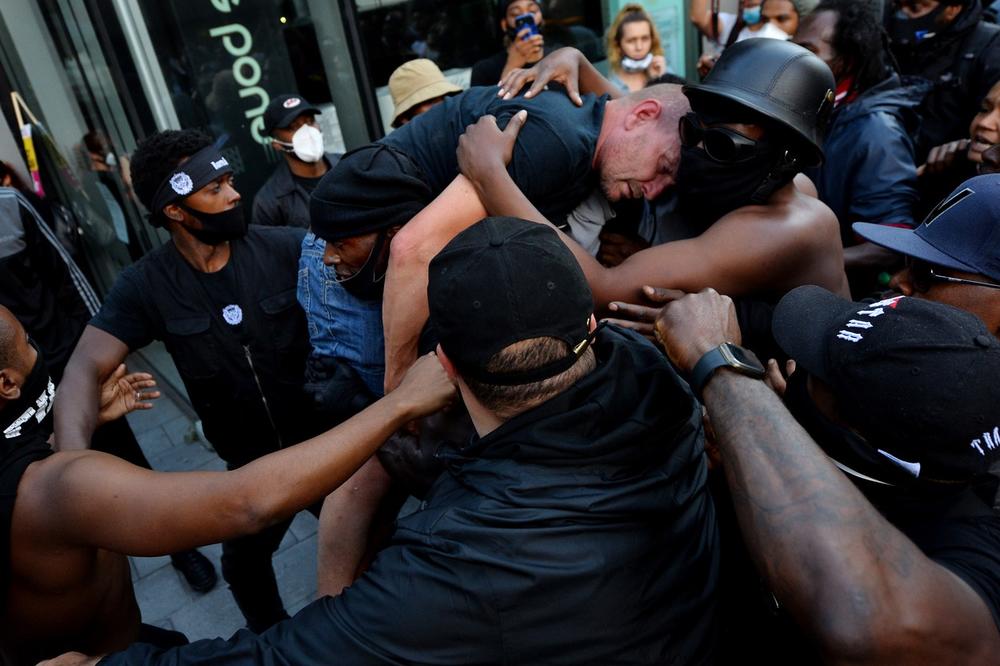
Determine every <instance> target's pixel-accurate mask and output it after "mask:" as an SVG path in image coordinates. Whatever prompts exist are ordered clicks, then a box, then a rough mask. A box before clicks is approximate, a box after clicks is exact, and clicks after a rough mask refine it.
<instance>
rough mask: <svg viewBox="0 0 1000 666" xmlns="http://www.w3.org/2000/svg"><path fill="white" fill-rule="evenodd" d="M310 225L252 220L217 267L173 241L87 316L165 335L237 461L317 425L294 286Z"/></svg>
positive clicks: (131, 342) (124, 337) (205, 419)
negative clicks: (212, 269) (200, 264)
mask: <svg viewBox="0 0 1000 666" xmlns="http://www.w3.org/2000/svg"><path fill="white" fill-rule="evenodd" d="M304 234H305V232H304V231H303V230H302V229H294V228H289V227H257V226H253V225H251V226H250V230H249V232H248V234H247V236H246V237H245V238H242V239H240V240H237V241H233V242H232V243H231V244H230V248H231V251H232V254H231V256H230V259H229V262H228V263H227V264H226V266H225V267H224V268H223V269H222V270H220V271H218V272H217V273H212V274H207V273H202V272H200V271H198V270H196V269H195V268H193V267H192V266H191V265H190V264H188V262H187V261H186V260H185V259H184V258H183V256H181V254H180V252H178V250H177V248H176V247H175V246H174V244H173V243H167V244H166V245H164V246H162V247H160V248H158V249H156V250H155V251H153V252H151V253H149V254H148V255H146V256H145V257H143V258H142V259H141V260H140V261H138V262H136V263H135V264H133V265H132V266H129V267H128V268H126V269H125V270H124V271H122V273H121V274H120V275H119V276H118V279H117V280H116V281H115V284H114V286H113V287H112V289H111V292H110V293H109V294H108V298H107V300H106V301H105V302H104V306H103V307H102V308H101V311H100V312H99V313H98V314H97V316H95V317H94V319H93V320H92V321H91V322H90V324H91V325H92V326H95V327H97V328H100V329H101V330H103V331H106V332H108V333H110V334H111V335H113V336H115V337H116V338H118V339H119V340H121V341H122V342H124V343H125V344H126V345H128V347H129V349H130V350H135V349H140V348H142V347H145V346H146V345H148V344H149V343H150V342H152V341H153V340H161V341H163V343H164V344H165V345H166V347H167V351H169V352H170V355H171V357H172V358H173V360H174V363H175V364H176V365H177V370H178V372H179V373H180V375H181V379H182V380H183V381H184V386H185V388H187V392H188V395H189V396H190V397H191V403H192V405H193V406H194V408H195V411H196V412H197V413H198V416H199V417H201V420H202V425H203V427H204V430H205V435H206V437H207V438H208V440H209V441H210V442H211V443H212V445H213V446H214V447H215V449H216V451H217V452H218V453H219V456H220V457H221V458H222V459H223V460H225V461H226V462H228V463H229V464H230V466H239V465H242V464H244V463H246V462H249V461H250V460H253V459H255V458H257V457H259V456H261V455H264V454H266V453H269V452H271V451H274V450H276V449H278V448H280V447H282V446H288V445H291V444H294V443H297V442H299V441H302V440H303V439H306V438H308V437H310V436H312V435H313V434H315V431H316V426H315V425H314V421H315V419H314V417H313V416H312V410H311V409H309V408H308V407H307V403H306V401H305V400H304V398H303V395H302V384H303V381H304V372H305V361H306V357H307V356H308V353H309V336H308V333H307V330H306V319H305V314H304V313H303V312H302V309H301V308H300V307H299V304H298V301H297V300H296V296H295V290H296V281H297V277H298V258H299V248H300V244H301V242H302V237H303V236H304Z"/></svg>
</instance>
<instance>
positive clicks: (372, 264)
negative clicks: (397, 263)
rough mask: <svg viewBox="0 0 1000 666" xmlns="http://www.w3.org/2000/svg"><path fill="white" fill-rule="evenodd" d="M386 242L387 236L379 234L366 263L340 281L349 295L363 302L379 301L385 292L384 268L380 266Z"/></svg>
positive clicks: (382, 233) (384, 233)
mask: <svg viewBox="0 0 1000 666" xmlns="http://www.w3.org/2000/svg"><path fill="white" fill-rule="evenodd" d="M387 241H388V234H387V233H386V232H384V231H382V232H380V233H379V235H378V238H377V239H376V240H375V247H373V248H372V253H371V254H370V255H368V261H366V262H365V265H364V266H362V267H361V268H360V269H359V270H358V272H357V273H355V274H354V275H352V276H351V277H349V278H344V279H343V280H341V281H340V285H341V286H342V287H343V288H344V289H346V290H347V292H348V293H349V294H351V295H352V296H354V297H355V298H360V299H361V300H363V301H381V300H382V293H383V291H384V290H385V270H386V269H385V266H382V265H381V264H382V263H383V262H382V250H383V249H384V248H385V244H386V242H387Z"/></svg>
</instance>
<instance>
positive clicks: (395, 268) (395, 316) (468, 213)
mask: <svg viewBox="0 0 1000 666" xmlns="http://www.w3.org/2000/svg"><path fill="white" fill-rule="evenodd" d="M484 217H486V209H485V208H483V204H482V202H480V200H479V196H478V195H477V194H476V191H475V189H473V187H472V185H471V184H470V183H469V181H468V180H466V179H465V178H464V177H462V176H458V177H457V178H456V179H455V180H453V181H452V183H451V185H449V186H448V187H447V188H445V190H444V192H442V193H441V194H439V195H438V196H437V198H435V199H434V201H432V202H431V203H430V204H428V205H427V207H426V208H424V209H423V210H422V211H420V212H419V213H417V215H416V216H415V217H414V218H413V219H412V220H410V221H409V222H407V223H406V224H405V225H404V226H403V228H402V229H400V230H399V233H397V234H396V235H395V236H394V237H393V239H392V246H391V250H390V252H389V271H388V272H387V273H386V276H385V299H384V300H383V302H382V324H383V326H384V328H385V388H386V390H387V391H391V390H392V389H393V388H395V387H396V385H397V384H399V381H400V379H402V377H403V373H405V372H406V369H407V368H408V367H410V365H411V364H412V363H413V361H414V359H416V358H417V342H418V341H419V339H420V331H421V329H423V327H424V323H426V322H427V314H428V306H427V267H428V265H429V264H430V262H431V259H433V258H434V255H436V254H437V253H438V252H440V251H441V249H442V248H444V246H445V245H447V244H448V241H450V240H451V239H452V238H454V237H455V236H456V235H458V233H459V232H460V231H462V230H463V229H466V228H468V227H470V226H472V225H473V224H475V223H476V222H478V221H479V220H481V219H483V218H484Z"/></svg>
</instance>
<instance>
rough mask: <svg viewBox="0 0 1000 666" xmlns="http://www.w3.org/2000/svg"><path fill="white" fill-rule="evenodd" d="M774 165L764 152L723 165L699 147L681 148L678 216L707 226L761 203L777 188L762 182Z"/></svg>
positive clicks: (771, 156)
mask: <svg viewBox="0 0 1000 666" xmlns="http://www.w3.org/2000/svg"><path fill="white" fill-rule="evenodd" d="M774 162H775V158H774V156H773V155H772V153H771V152H770V151H768V150H762V151H761V152H760V153H759V154H757V155H755V156H754V157H752V158H750V159H747V160H743V161H740V162H730V163H726V162H718V161H716V160H713V159H712V158H711V157H709V156H708V153H706V152H705V151H704V149H702V148H698V147H696V146H691V147H688V146H681V168H680V172H679V173H678V174H677V197H678V207H679V210H680V212H681V214H682V215H684V216H685V217H687V218H688V219H693V220H698V221H701V222H703V223H704V224H705V225H706V226H707V225H711V224H714V223H715V222H716V221H717V220H718V219H719V218H720V217H722V216H723V215H725V214H727V213H730V212H732V211H734V210H736V209H737V208H740V207H741V206H746V205H749V204H752V203H765V202H766V201H767V199H768V198H769V197H770V196H771V194H772V193H773V192H774V190H775V189H777V186H775V187H770V188H768V187H767V185H766V183H765V181H767V180H768V176H769V174H771V172H772V167H773V165H774ZM786 182H787V181H786ZM781 184H784V183H781ZM762 188H763V189H762Z"/></svg>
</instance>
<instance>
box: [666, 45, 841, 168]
mask: <svg viewBox="0 0 1000 666" xmlns="http://www.w3.org/2000/svg"><path fill="white" fill-rule="evenodd" d="M835 85H836V84H835V82H834V79H833V73H832V72H831V71H830V68H829V67H827V66H826V63H824V62H823V61H822V60H820V59H819V58H817V57H816V56H815V55H814V54H813V53H811V52H810V51H808V50H806V49H804V48H802V47H801V46H799V45H797V44H793V43H791V42H786V41H784V40H780V39H766V38H758V39H746V40H743V41H742V42H737V43H736V44H733V45H732V46H730V47H728V48H727V49H726V50H725V51H724V52H723V53H722V56H720V57H719V61H718V62H717V63H715V67H713V68H712V71H711V72H710V73H709V74H708V77H707V78H706V79H705V81H704V82H702V83H695V84H689V85H686V86H684V94H685V95H687V96H688V99H690V100H691V101H692V103H694V102H696V101H709V100H711V99H712V98H713V97H714V98H723V99H725V100H728V101H729V102H734V103H736V104H738V105H740V106H744V107H746V108H748V109H751V110H753V111H755V112H757V113H759V114H761V115H763V116H765V117H767V118H769V119H771V120H773V121H776V122H778V123H779V124H781V125H783V126H785V127H787V128H788V129H790V130H792V131H793V132H794V133H795V134H796V135H797V136H799V137H801V138H802V139H804V140H805V142H804V145H803V146H802V147H801V150H803V152H804V154H802V155H800V160H799V165H800V166H817V165H819V164H822V162H823V149H822V147H821V146H822V145H823V132H824V131H825V129H826V121H827V119H828V118H829V115H830V111H831V110H832V108H833V89H834V87H835Z"/></svg>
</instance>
